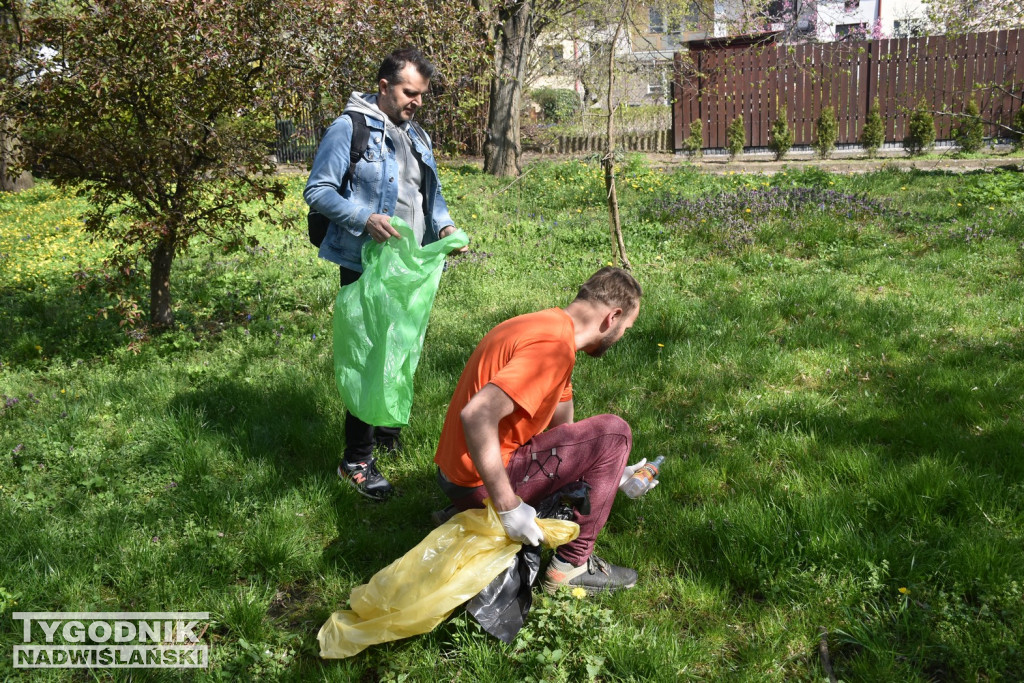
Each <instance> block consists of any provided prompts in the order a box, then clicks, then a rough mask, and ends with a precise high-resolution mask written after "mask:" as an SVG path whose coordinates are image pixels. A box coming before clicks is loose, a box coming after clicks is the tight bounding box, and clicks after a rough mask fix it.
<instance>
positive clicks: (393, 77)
mask: <svg viewBox="0 0 1024 683" xmlns="http://www.w3.org/2000/svg"><path fill="white" fill-rule="evenodd" d="M406 64H412V65H413V66H414V67H416V71H418V72H419V74H420V76H422V77H423V78H424V80H427V81H429V80H430V79H431V78H433V77H434V65H433V64H431V63H430V60H428V59H427V58H426V57H424V56H423V53H422V52H420V51H419V50H417V49H416V48H414V47H404V48H402V49H400V50H395V51H394V52H392V53H391V54H389V55H388V56H387V57H385V58H384V61H383V62H381V65H380V68H379V69H377V80H378V81H379V80H381V79H384V80H386V81H387V82H388V83H391V84H392V85H397V84H398V83H401V82H402V78H401V73H402V69H404V68H405V66H406Z"/></svg>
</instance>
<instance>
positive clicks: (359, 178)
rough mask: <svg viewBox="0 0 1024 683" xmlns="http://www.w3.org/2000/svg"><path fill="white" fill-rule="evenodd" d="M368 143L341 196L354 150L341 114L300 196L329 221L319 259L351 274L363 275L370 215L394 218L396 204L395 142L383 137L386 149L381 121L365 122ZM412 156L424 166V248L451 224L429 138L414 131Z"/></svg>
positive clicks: (411, 130) (348, 123) (346, 118)
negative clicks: (345, 269)
mask: <svg viewBox="0 0 1024 683" xmlns="http://www.w3.org/2000/svg"><path fill="white" fill-rule="evenodd" d="M366 126H367V128H369V132H370V139H369V140H368V142H367V146H366V152H365V153H364V154H363V156H362V158H361V159H360V160H359V161H357V162H356V165H355V169H354V172H353V174H352V180H351V182H350V183H349V187H348V188H347V189H346V191H345V194H341V192H340V190H341V181H342V178H343V177H344V175H345V172H346V171H348V165H349V148H350V146H351V144H352V120H351V119H350V118H349V116H348V115H347V114H342V115H341V116H340V117H338V118H337V119H336V120H335V121H334V123H332V124H331V126H330V127H329V128H328V129H327V132H326V133H325V134H324V137H323V139H322V140H321V141H320V147H319V149H318V150H317V153H316V158H315V159H314V160H313V169H312V170H311V171H310V174H309V180H308V181H307V182H306V189H305V190H304V191H303V193H302V196H303V198H305V200H306V203H307V204H309V206H310V207H311V208H312V209H314V210H316V211H317V212H319V213H321V214H323V215H324V216H326V217H327V218H328V219H329V220H330V221H331V224H330V227H329V228H328V229H327V236H326V237H325V238H324V241H323V244H321V245H320V258H323V259H327V260H328V261H330V262H332V263H336V264H338V265H340V266H344V267H345V268H349V269H350V270H355V271H358V272H362V270H363V265H362V249H363V244H364V243H365V242H366V241H367V240H368V239H370V236H369V234H367V232H366V221H367V219H368V218H369V217H370V214H372V213H382V214H387V215H388V216H393V215H395V204H396V203H397V201H398V181H397V178H396V176H397V175H398V161H397V160H396V159H395V147H394V142H393V141H392V140H391V136H390V135H388V136H386V137H387V145H386V149H384V148H385V145H384V141H383V140H382V138H384V137H385V136H384V121H383V120H382V119H374V118H371V117H370V116H367V117H366ZM409 137H410V138H411V139H412V142H413V148H414V149H415V152H416V155H417V156H419V158H420V160H421V161H422V162H423V166H424V173H423V181H424V186H423V188H422V190H423V197H424V207H423V215H424V221H425V223H426V226H425V230H424V234H423V244H430V243H431V242H435V241H437V240H438V239H439V238H438V233H440V232H441V230H443V229H444V228H446V227H447V226H449V225H454V221H453V220H452V218H451V216H450V215H449V213H448V204H447V203H446V202H445V201H444V197H442V196H441V180H440V178H439V177H438V174H437V164H436V163H435V161H434V153H433V147H432V145H431V142H430V138H429V137H428V138H427V139H425V140H421V139H420V136H419V135H418V134H417V132H416V129H415V128H414V127H411V126H410V127H409Z"/></svg>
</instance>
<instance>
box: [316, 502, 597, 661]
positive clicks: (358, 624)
mask: <svg viewBox="0 0 1024 683" xmlns="http://www.w3.org/2000/svg"><path fill="white" fill-rule="evenodd" d="M484 503H485V505H486V506H487V507H486V508H484V509H477V510H466V511H465V512H460V513H459V514H457V515H455V516H454V517H452V518H451V519H450V520H448V521H447V522H446V523H444V524H442V525H441V526H439V527H438V528H436V529H434V530H433V531H432V532H430V534H429V535H428V536H427V537H426V538H424V539H423V540H422V541H420V543H419V545H417V546H416V547H415V548H413V549H412V550H410V551H409V552H407V553H406V554H405V555H403V556H402V557H400V558H399V559H397V560H395V561H394V562H392V563H391V564H389V565H388V566H387V567H385V568H384V569H382V570H380V571H379V572H377V573H376V574H375V575H374V576H373V578H372V579H370V582H369V583H367V584H365V585H362V586H359V587H358V588H355V589H354V590H353V591H352V595H351V596H350V597H349V604H350V606H351V608H352V609H350V610H341V611H339V612H335V613H334V614H332V615H331V617H330V618H329V619H328V620H327V622H326V623H325V624H324V625H323V626H322V627H321V628H320V632H319V633H318V634H317V640H319V641H320V656H321V657H323V658H325V659H342V658H344V657H351V656H352V655H354V654H356V653H358V652H361V651H362V650H363V649H365V648H367V647H369V646H370V645H376V644H378V643H386V642H388V641H391V640H398V639H399V638H408V637H409V636H415V635H418V634H420V633H427V632H428V631H430V630H431V629H433V628H434V627H435V626H437V625H438V624H440V623H441V622H442V621H444V620H445V619H446V618H447V617H448V615H449V614H451V613H452V612H453V611H454V610H455V608H456V607H458V606H459V605H461V604H462V603H464V602H466V601H467V600H469V599H470V598H472V597H473V596H474V595H476V594H477V593H479V592H480V591H481V590H483V589H484V587H486V586H487V584H489V583H490V582H491V581H492V580H494V578H495V577H496V576H498V575H499V574H501V572H503V571H505V569H507V568H508V567H509V566H510V565H511V564H512V560H513V559H514V558H515V556H516V553H518V552H519V549H520V547H521V544H519V543H517V542H515V541H513V540H512V539H511V538H509V537H508V535H506V534H505V530H504V529H502V527H501V521H500V520H499V519H498V514H497V513H496V512H495V511H494V508H493V507H491V501H490V500H489V499H488V500H486V501H484ZM537 524H539V525H540V528H541V529H542V530H543V531H544V542H545V544H546V545H549V546H550V547H552V548H554V547H557V546H560V545H562V544H564V543H568V542H569V541H571V540H573V539H575V538H576V537H577V536H578V535H579V533H580V527H579V525H578V524H576V523H575V522H566V521H562V520H557V519H538V520H537Z"/></svg>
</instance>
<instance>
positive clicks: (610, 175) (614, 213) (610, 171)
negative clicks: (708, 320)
mask: <svg viewBox="0 0 1024 683" xmlns="http://www.w3.org/2000/svg"><path fill="white" fill-rule="evenodd" d="M629 5H630V0H625V2H623V4H622V15H621V16H620V18H619V23H618V25H617V26H616V27H615V36H614V37H613V38H612V44H611V48H610V49H609V50H608V100H607V102H608V130H607V132H608V151H607V153H606V154H605V155H604V158H603V159H602V160H601V165H602V166H604V187H605V190H606V191H607V193H608V221H609V223H610V229H611V238H612V262H613V263H614V262H615V261H618V262H619V265H621V266H622V267H623V268H625V269H627V270H632V268H633V266H632V265H631V264H630V263H629V257H628V256H626V243H625V242H624V241H623V239H622V222H621V220H620V219H619V197H618V194H616V192H615V107H614V106H612V105H613V102H614V99H613V98H614V96H613V92H614V90H615V45H616V44H617V43H618V42H619V35H620V34H621V33H622V24H623V23H624V22H625V21H626V17H627V16H628V12H629Z"/></svg>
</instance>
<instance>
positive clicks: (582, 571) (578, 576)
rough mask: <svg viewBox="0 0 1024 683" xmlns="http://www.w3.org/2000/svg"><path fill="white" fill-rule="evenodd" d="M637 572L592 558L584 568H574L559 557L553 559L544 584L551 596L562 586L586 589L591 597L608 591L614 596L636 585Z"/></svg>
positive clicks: (592, 556)
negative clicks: (621, 589) (613, 592)
mask: <svg viewBox="0 0 1024 683" xmlns="http://www.w3.org/2000/svg"><path fill="white" fill-rule="evenodd" d="M636 579H637V573H636V572H635V571H633V570H632V569H629V568H628V567H617V566H615V565H614V564H611V563H610V562H606V561H605V560H602V559H601V558H600V557H598V556H597V555H591V556H590V557H588V558H587V561H586V563H585V564H584V565H583V566H581V567H574V566H572V565H571V564H569V563H568V562H562V561H561V560H560V559H558V558H557V557H554V558H552V559H551V562H550V564H548V568H547V571H545V572H544V580H543V581H542V582H541V585H542V586H543V587H544V590H545V591H546V592H548V593H554V592H555V591H557V590H558V589H559V587H561V586H568V587H569V588H582V589H583V590H585V591H587V595H596V594H597V593H604V592H605V591H607V592H609V593H611V592H612V591H617V590H619V589H620V588H632V587H633V586H635V585H636Z"/></svg>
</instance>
